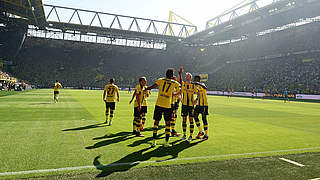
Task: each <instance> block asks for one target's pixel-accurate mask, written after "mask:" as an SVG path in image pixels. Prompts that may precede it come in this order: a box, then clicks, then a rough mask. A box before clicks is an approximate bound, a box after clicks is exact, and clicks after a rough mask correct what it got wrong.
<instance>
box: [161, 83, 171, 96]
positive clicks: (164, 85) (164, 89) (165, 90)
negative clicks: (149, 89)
mask: <svg viewBox="0 0 320 180" xmlns="http://www.w3.org/2000/svg"><path fill="white" fill-rule="evenodd" d="M171 84H172V83H167V82H164V84H163V86H162V92H166V93H167V92H168V91H169V88H170V86H171ZM166 85H168V87H167V88H166Z"/></svg>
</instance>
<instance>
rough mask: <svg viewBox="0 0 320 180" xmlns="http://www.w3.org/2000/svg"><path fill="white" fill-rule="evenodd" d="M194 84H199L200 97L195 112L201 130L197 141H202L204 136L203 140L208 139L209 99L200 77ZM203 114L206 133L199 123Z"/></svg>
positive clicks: (195, 118)
mask: <svg viewBox="0 0 320 180" xmlns="http://www.w3.org/2000/svg"><path fill="white" fill-rule="evenodd" d="M194 82H195V84H197V89H198V92H199V95H198V97H197V99H196V108H195V110H194V120H195V121H196V125H197V127H198V129H199V133H198V135H197V136H196V139H200V137H201V136H203V135H204V136H203V138H202V139H203V140H207V139H208V120H207V116H208V115H209V113H208V99H207V87H206V85H205V84H204V83H200V76H195V77H194ZM200 114H201V117H202V121H203V128H204V133H203V132H202V129H201V126H200V121H199V115H200Z"/></svg>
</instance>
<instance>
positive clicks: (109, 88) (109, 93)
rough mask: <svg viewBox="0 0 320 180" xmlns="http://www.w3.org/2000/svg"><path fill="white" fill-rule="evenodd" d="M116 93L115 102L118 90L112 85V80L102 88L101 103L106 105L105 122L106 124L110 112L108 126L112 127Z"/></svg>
mask: <svg viewBox="0 0 320 180" xmlns="http://www.w3.org/2000/svg"><path fill="white" fill-rule="evenodd" d="M116 93H117V102H119V89H118V86H116V85H115V84H114V79H113V78H112V79H110V83H109V84H107V85H106V86H105V87H104V91H103V97H102V98H103V101H104V102H105V103H106V122H105V123H108V116H109V110H110V122H109V125H110V126H111V125H112V119H113V112H114V110H115V109H116V103H115V95H116Z"/></svg>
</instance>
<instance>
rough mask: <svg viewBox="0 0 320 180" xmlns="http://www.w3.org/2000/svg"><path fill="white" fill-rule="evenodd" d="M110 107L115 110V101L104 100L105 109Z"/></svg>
mask: <svg viewBox="0 0 320 180" xmlns="http://www.w3.org/2000/svg"><path fill="white" fill-rule="evenodd" d="M109 108H110V109H112V110H115V109H116V103H115V102H106V109H109Z"/></svg>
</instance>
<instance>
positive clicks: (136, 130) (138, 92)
mask: <svg viewBox="0 0 320 180" xmlns="http://www.w3.org/2000/svg"><path fill="white" fill-rule="evenodd" d="M146 84H147V79H146V78H145V77H141V78H139V84H138V85H137V86H136V89H135V91H134V93H133V95H132V98H131V100H130V102H129V104H131V102H132V101H133V99H134V97H136V100H135V101H134V114H133V115H134V119H133V132H132V134H133V135H136V136H137V137H144V135H142V134H141V133H140V131H142V130H143V125H144V123H145V116H146V113H147V97H148V96H149V91H144V89H145V88H147V87H146ZM143 117H144V120H143Z"/></svg>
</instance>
